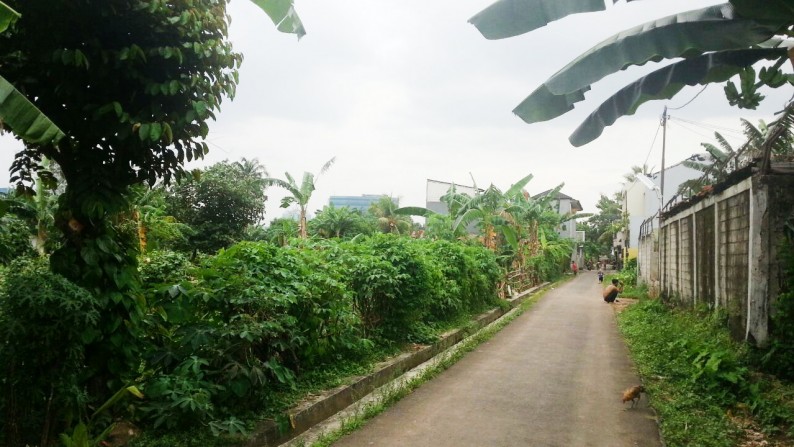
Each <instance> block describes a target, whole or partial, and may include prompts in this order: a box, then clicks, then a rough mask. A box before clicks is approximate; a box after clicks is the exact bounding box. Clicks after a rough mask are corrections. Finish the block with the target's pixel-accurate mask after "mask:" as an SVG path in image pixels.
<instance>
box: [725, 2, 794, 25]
mask: <svg viewBox="0 0 794 447" xmlns="http://www.w3.org/2000/svg"><path fill="white" fill-rule="evenodd" d="M730 1H731V4H732V5H733V7H734V8H735V9H736V13H737V14H738V15H740V16H742V17H744V18H747V19H755V20H781V19H785V20H788V22H789V23H791V22H792V21H794V2H792V1H791V0H730Z"/></svg>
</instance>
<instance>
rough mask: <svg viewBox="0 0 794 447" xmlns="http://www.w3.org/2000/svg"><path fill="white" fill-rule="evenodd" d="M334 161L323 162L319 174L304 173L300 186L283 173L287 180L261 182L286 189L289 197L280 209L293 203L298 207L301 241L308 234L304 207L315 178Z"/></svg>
mask: <svg viewBox="0 0 794 447" xmlns="http://www.w3.org/2000/svg"><path fill="white" fill-rule="evenodd" d="M334 161H336V157H334V158H332V159H330V160H328V161H327V162H325V164H324V165H323V166H322V168H320V172H318V173H317V174H316V175H315V174H312V173H310V172H304V173H303V179H302V180H301V183H300V185H298V183H297V182H296V181H295V179H294V178H293V177H292V175H290V173H289V172H285V173H284V176H285V177H286V178H287V180H281V179H278V178H273V177H267V178H265V179H264V180H263V181H264V183H265V185H267V186H271V185H275V186H278V187H281V188H284V189H286V190H287V191H288V192H289V193H290V195H289V196H287V197H284V198H283V199H282V200H281V207H282V208H289V206H290V205H292V204H293V203H296V204H298V207H299V208H300V217H299V220H298V225H299V234H300V237H301V239H306V238H307V237H308V232H307V230H306V206H307V205H308V204H309V200H310V199H311V197H312V193H313V192H314V188H315V184H316V181H317V178H319V177H320V175H322V174H325V172H326V171H328V169H329V168H330V167H331V165H333V164H334Z"/></svg>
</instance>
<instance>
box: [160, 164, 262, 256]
mask: <svg viewBox="0 0 794 447" xmlns="http://www.w3.org/2000/svg"><path fill="white" fill-rule="evenodd" d="M251 166H254V167H255V168H254V169H251ZM256 166H259V168H256ZM265 175H267V172H266V171H264V169H263V168H261V166H260V165H258V164H257V163H255V162H252V161H250V160H243V162H235V163H229V162H227V161H223V162H220V163H216V164H214V165H212V166H210V167H209V168H207V169H206V170H204V171H202V172H201V173H200V174H198V175H197V176H196V177H195V178H189V179H186V180H185V181H183V182H180V183H179V184H177V185H174V186H173V187H172V188H171V189H170V191H169V194H168V199H167V209H168V212H169V213H170V214H171V215H173V216H174V217H175V218H176V219H177V220H178V221H179V222H182V223H184V224H187V225H188V226H190V227H191V228H192V229H193V230H194V232H195V234H192V235H190V236H188V246H189V247H190V249H192V250H198V251H201V252H205V253H211V252H215V251H217V250H219V249H221V248H224V247H228V246H230V245H232V244H233V243H235V242H238V241H240V240H243V238H244V234H245V230H246V228H247V227H248V226H250V225H253V224H256V223H259V222H261V221H262V220H263V219H264V216H265V200H266V199H267V197H266V196H265V182H264V178H265Z"/></svg>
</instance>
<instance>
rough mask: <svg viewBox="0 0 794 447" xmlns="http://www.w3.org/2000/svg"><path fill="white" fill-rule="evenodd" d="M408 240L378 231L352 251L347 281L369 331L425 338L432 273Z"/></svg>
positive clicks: (399, 337)
mask: <svg viewBox="0 0 794 447" xmlns="http://www.w3.org/2000/svg"><path fill="white" fill-rule="evenodd" d="M412 242H413V241H412V240H411V239H408V238H404V237H399V236H396V235H392V234H377V235H374V236H372V237H370V238H368V239H366V240H364V241H363V242H362V243H361V244H358V247H356V248H355V249H354V252H355V253H356V255H357V256H356V257H355V258H354V259H353V260H352V261H353V263H352V265H349V268H350V276H349V278H350V279H349V281H348V283H349V284H350V287H351V289H352V291H353V297H354V298H353V300H354V303H355V308H356V311H357V312H358V314H359V315H360V316H361V319H362V321H363V323H364V327H365V328H366V330H367V331H368V333H376V334H377V335H379V336H381V337H384V338H386V339H387V340H393V341H427V331H426V328H425V327H424V322H425V317H426V316H427V314H428V312H429V309H430V302H431V298H432V296H431V283H430V280H431V273H430V272H429V268H428V266H427V265H426V262H427V261H426V259H425V257H424V256H423V253H422V252H421V251H420V250H419V249H418V248H417V246H416V244H413V243H412Z"/></svg>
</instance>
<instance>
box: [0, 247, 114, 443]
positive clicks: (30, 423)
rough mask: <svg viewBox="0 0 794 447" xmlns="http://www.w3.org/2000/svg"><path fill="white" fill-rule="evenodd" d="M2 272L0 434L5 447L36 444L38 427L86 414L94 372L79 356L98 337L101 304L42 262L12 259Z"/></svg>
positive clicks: (52, 429) (51, 427)
mask: <svg viewBox="0 0 794 447" xmlns="http://www.w3.org/2000/svg"><path fill="white" fill-rule="evenodd" d="M4 276H5V279H4V280H3V282H2V284H0V358H1V359H2V362H0V383H2V384H3V387H2V392H0V408H1V409H2V414H3V420H4V421H5V426H4V429H3V430H2V431H3V432H4V433H5V443H6V444H7V445H25V444H30V445H36V444H38V443H39V442H40V441H41V439H42V433H43V432H48V433H49V434H50V435H51V434H54V433H59V432H60V431H61V430H62V429H63V428H64V427H65V425H68V424H69V421H70V420H73V419H74V420H76V419H77V418H83V417H85V412H86V411H87V404H89V402H88V397H87V395H88V393H87V387H88V386H89V383H90V380H91V378H92V372H93V371H94V369H93V367H92V365H86V364H85V357H86V352H87V350H88V349H91V345H92V343H93V342H94V341H96V340H97V339H98V338H99V336H100V332H99V329H98V327H97V326H98V321H99V314H100V309H101V307H100V305H99V302H98V301H97V300H96V298H95V297H94V296H93V295H92V294H91V293H89V292H88V291H87V290H85V289H83V288H80V287H78V286H76V285H74V284H73V283H71V282H69V281H68V280H66V279H65V278H63V277H61V276H59V275H56V274H53V273H51V272H50V270H49V267H48V265H47V263H46V261H44V260H39V259H35V260H34V259H19V260H16V261H14V262H12V263H11V265H10V266H9V268H8V270H7V271H6V272H5V274H4ZM100 392H101V391H100ZM47 437H49V436H47Z"/></svg>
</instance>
